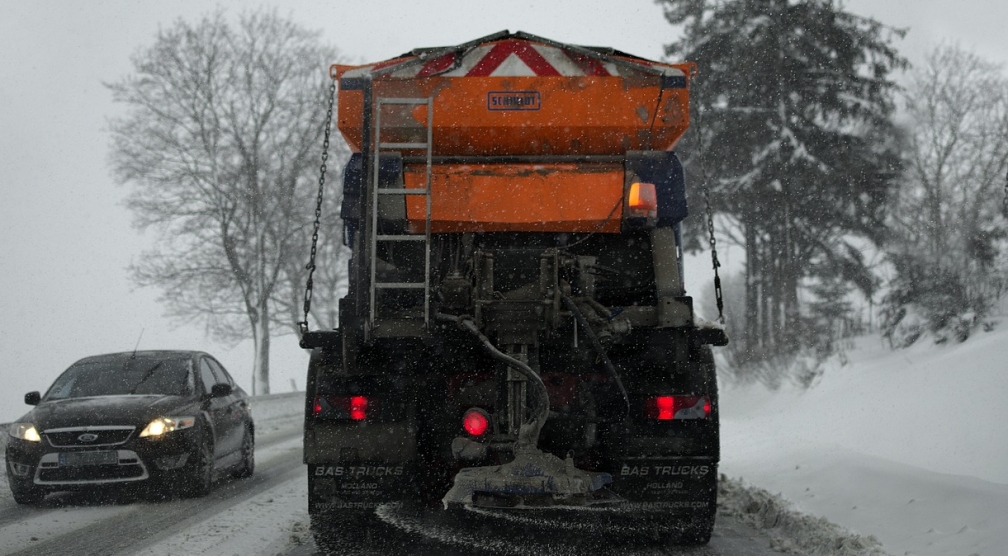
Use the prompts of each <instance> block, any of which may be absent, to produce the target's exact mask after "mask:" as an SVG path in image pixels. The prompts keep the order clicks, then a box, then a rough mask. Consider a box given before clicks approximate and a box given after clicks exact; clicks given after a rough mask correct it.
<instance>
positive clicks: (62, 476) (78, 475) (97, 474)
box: [37, 465, 144, 483]
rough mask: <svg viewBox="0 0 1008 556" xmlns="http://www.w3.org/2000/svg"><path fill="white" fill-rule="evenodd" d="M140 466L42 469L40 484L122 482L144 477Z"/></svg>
mask: <svg viewBox="0 0 1008 556" xmlns="http://www.w3.org/2000/svg"><path fill="white" fill-rule="evenodd" d="M143 475H144V468H143V467H142V466H140V465H91V466H87V467H56V468H53V469H40V470H39V473H38V481H37V482H40V483H77V482H93V481H94V482H97V481H122V480H127V479H138V478H141V477H143Z"/></svg>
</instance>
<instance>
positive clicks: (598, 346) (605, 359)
mask: <svg viewBox="0 0 1008 556" xmlns="http://www.w3.org/2000/svg"><path fill="white" fill-rule="evenodd" d="M562 297H563V304H564V307H566V308H567V310H568V311H570V312H571V314H573V315H574V318H575V319H577V321H578V323H580V324H581V328H583V329H584V331H585V333H586V334H588V339H589V340H591V344H592V348H594V349H595V353H597V354H598V356H599V358H600V359H602V364H603V365H604V366H605V368H606V370H607V371H608V372H609V375H610V376H611V377H612V379H613V382H615V383H616V387H617V388H619V391H620V395H622V396H623V405H624V407H625V410H626V414H625V417H627V418H628V417H630V395H629V394H627V391H626V387H624V386H623V380H622V379H620V376H619V373H618V372H617V371H616V366H615V365H613V363H612V361H611V360H609V356H608V355H606V352H605V349H603V348H602V342H600V341H599V339H598V336H597V335H596V334H595V331H594V330H592V327H591V326H590V325H589V324H588V319H586V318H585V316H584V314H582V313H581V309H578V306H577V303H575V302H574V300H573V299H572V298H571V297H570V296H569V295H563V296H562Z"/></svg>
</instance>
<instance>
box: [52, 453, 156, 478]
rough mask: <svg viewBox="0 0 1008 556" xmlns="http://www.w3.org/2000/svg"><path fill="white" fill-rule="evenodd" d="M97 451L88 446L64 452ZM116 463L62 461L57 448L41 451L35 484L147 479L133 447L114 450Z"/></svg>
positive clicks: (145, 471)
mask: <svg viewBox="0 0 1008 556" xmlns="http://www.w3.org/2000/svg"><path fill="white" fill-rule="evenodd" d="M88 452H97V451H89V450H73V451H72V452H64V453H65V454H67V455H69V454H71V453H72V454H82V453H88ZM115 455H116V458H115V459H116V460H117V463H104V464H93V465H87V464H84V465H61V464H60V461H61V459H62V458H61V457H60V453H59V452H49V453H48V454H43V456H42V458H41V459H39V464H38V467H37V468H35V484H37V485H55V486H60V485H63V486H70V485H89V484H102V483H121V482H126V481H142V480H144V479H147V478H148V477H149V475H148V474H147V467H146V466H144V463H143V461H141V460H140V457H139V456H137V454H136V452H134V451H133V450H116V451H115Z"/></svg>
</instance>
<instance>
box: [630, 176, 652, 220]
mask: <svg viewBox="0 0 1008 556" xmlns="http://www.w3.org/2000/svg"><path fill="white" fill-rule="evenodd" d="M627 207H628V208H629V209H630V214H631V216H643V217H645V218H654V217H656V216H657V215H658V194H657V192H656V191H655V184H653V183H640V182H635V183H633V184H632V185H630V191H629V192H628V194H627Z"/></svg>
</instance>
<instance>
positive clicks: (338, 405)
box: [312, 396, 369, 421]
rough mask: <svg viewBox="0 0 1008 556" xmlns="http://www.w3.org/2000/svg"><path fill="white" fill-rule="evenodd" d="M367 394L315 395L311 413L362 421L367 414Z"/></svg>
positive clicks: (319, 415)
mask: <svg viewBox="0 0 1008 556" xmlns="http://www.w3.org/2000/svg"><path fill="white" fill-rule="evenodd" d="M368 405H369V404H368V398H367V396H315V403H314V405H313V407H312V414H313V415H314V416H315V417H316V418H322V419H348V420H350V421H363V420H365V419H367V416H368Z"/></svg>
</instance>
